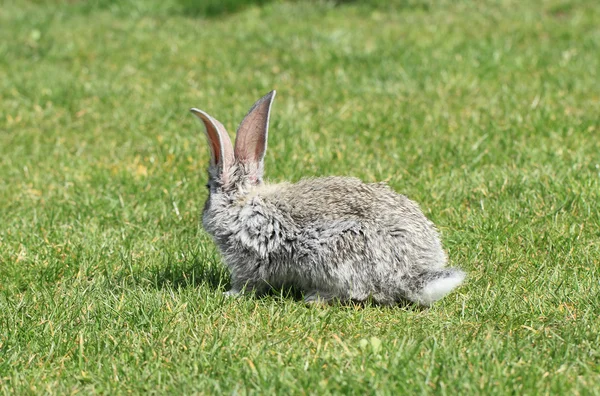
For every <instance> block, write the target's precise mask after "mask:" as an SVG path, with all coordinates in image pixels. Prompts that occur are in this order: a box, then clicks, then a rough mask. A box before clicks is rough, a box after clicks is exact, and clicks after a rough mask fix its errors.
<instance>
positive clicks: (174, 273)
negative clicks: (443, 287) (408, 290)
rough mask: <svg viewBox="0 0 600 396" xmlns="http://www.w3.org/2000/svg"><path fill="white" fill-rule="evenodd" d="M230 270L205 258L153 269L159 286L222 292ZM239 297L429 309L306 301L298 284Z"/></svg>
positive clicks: (352, 305)
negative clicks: (206, 260) (198, 288)
mask: <svg viewBox="0 0 600 396" xmlns="http://www.w3.org/2000/svg"><path fill="white" fill-rule="evenodd" d="M229 276H230V275H229V272H228V271H227V269H226V268H225V267H224V266H223V265H221V264H219V263H215V262H212V261H209V262H208V263H207V262H202V261H200V260H193V261H192V262H190V263H188V264H187V265H186V266H182V265H167V266H165V267H163V268H160V269H157V270H155V271H154V274H153V278H154V282H153V283H154V284H155V285H156V287H157V288H159V289H163V288H165V287H169V288H174V289H178V288H188V287H191V288H197V287H201V286H204V287H208V288H210V289H211V290H213V291H214V292H215V293H223V292H224V291H226V290H228V289H229ZM238 298H250V299H257V300H267V299H281V300H287V301H290V300H291V301H295V302H298V303H303V304H305V305H306V306H309V307H321V308H326V307H334V306H337V307H340V308H348V309H368V308H379V309H402V310H408V311H422V310H424V309H426V308H425V307H421V306H419V305H417V304H414V303H412V302H410V301H408V300H401V301H399V302H398V303H397V304H394V305H381V304H378V303H377V302H375V301H374V300H373V299H367V300H365V301H357V300H337V299H334V300H331V301H328V302H310V303H308V302H305V300H304V298H305V293H304V292H303V291H302V290H300V289H298V288H295V287H284V288H281V289H276V288H272V289H269V290H268V291H266V292H265V293H261V294H256V293H252V292H250V293H246V294H243V295H241V296H240V297H238Z"/></svg>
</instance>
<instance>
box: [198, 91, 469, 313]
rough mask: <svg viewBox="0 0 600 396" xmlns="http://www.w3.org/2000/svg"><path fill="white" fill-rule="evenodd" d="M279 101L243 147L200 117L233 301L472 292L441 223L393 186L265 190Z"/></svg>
mask: <svg viewBox="0 0 600 396" xmlns="http://www.w3.org/2000/svg"><path fill="white" fill-rule="evenodd" d="M274 98H275V91H271V92H269V93H268V94H266V95H265V96H264V97H262V98H261V99H259V100H258V101H257V102H256V103H255V104H254V106H252V108H251V109H250V111H249V112H248V114H247V115H246V117H245V118H244V120H243V121H242V123H241V124H240V126H239V128H238V130H237V136H236V140H235V146H232V143H231V140H230V139H229V135H228V134H227V131H226V130H225V128H224V127H223V125H222V124H221V123H220V122H219V121H217V120H216V119H215V118H213V117H211V116H210V115H208V114H207V113H205V112H204V111H202V110H198V109H196V108H192V109H191V112H192V113H193V114H194V115H196V116H197V117H198V118H199V119H200V121H202V123H203V124H204V128H205V132H206V137H207V140H208V144H209V147H210V154H211V158H210V165H209V168H208V184H207V188H208V190H209V196H208V199H207V201H206V204H205V206H204V210H203V213H202V223H203V227H204V229H205V230H206V231H207V232H208V234H210V235H211V236H212V237H213V239H214V241H215V243H216V245H217V247H218V249H219V250H220V252H221V254H222V257H223V259H224V261H225V263H226V265H227V266H228V268H229V269H230V271H231V290H229V291H228V292H226V293H225V294H226V295H230V296H235V295H238V294H240V293H249V292H254V293H257V294H258V295H262V294H265V293H267V292H268V291H270V290H271V289H281V288H284V287H291V288H295V289H296V290H300V291H301V292H302V294H303V296H304V300H305V301H306V302H308V303H314V302H318V303H331V302H332V301H340V302H350V301H356V302H361V301H365V300H367V299H371V300H372V301H374V302H375V303H378V304H381V305H394V304H398V303H402V302H404V303H405V302H406V301H407V300H408V301H410V302H413V303H416V304H419V305H421V306H425V307H427V306H430V305H431V304H432V303H433V302H435V301H437V300H439V299H440V298H442V297H444V296H445V295H446V294H448V293H449V292H450V291H451V290H452V289H454V288H455V287H457V286H458V285H460V284H461V283H462V281H463V279H464V278H465V273H464V272H463V271H461V270H459V269H456V268H446V267H445V265H446V261H447V260H446V254H445V253H444V250H443V249H442V244H441V242H440V238H439V235H438V232H437V230H436V228H435V226H434V225H433V223H432V222H431V221H429V220H428V219H427V218H426V217H425V215H424V214H423V213H422V212H421V210H420V209H419V206H418V205H417V204H416V203H415V202H413V201H411V200H410V199H408V198H407V197H405V196H404V195H400V194H398V193H396V192H394V191H393V190H392V189H391V188H389V187H388V186H387V185H386V184H385V183H363V182H362V181H361V180H359V179H357V178H353V177H334V176H330V177H323V178H313V179H303V180H300V181H299V182H297V183H294V184H292V183H287V182H284V183H279V184H269V183H266V182H264V180H263V171H264V159H265V153H266V149H267V138H268V128H269V116H270V112H271V105H272V103H273V99H274Z"/></svg>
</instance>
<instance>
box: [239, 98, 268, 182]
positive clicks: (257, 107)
mask: <svg viewBox="0 0 600 396" xmlns="http://www.w3.org/2000/svg"><path fill="white" fill-rule="evenodd" d="M274 98H275V91H274V90H273V91H271V92H269V93H268V94H266V95H265V96H263V97H262V98H260V99H259V100H258V101H257V102H256V103H254V106H252V108H251V109H250V111H249V112H248V114H247V115H246V117H245V118H244V120H243V121H242V123H241V124H240V126H239V128H238V130H237V134H236V138H235V150H234V152H235V158H236V159H237V160H238V161H239V162H241V163H242V164H244V165H245V167H246V169H247V170H249V171H250V174H249V177H250V179H251V180H252V181H254V182H256V181H259V180H261V179H262V171H263V162H264V159H265V154H266V152H267V138H268V132H269V116H270V114H271V105H272V104H273V99H274Z"/></svg>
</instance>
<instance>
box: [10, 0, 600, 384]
mask: <svg viewBox="0 0 600 396" xmlns="http://www.w3.org/2000/svg"><path fill="white" fill-rule="evenodd" d="M234 3H236V2H235V1H232V2H231V4H234ZM240 3H247V2H240ZM90 4H91V5H90ZM116 4H117V3H115V4H113V3H110V2H108V1H98V2H91V3H85V2H76V1H74V2H71V1H55V2H53V3H48V2H18V1H5V2H3V4H2V6H1V7H0V103H1V106H0V389H1V391H2V392H3V393H7V394H11V393H16V394H28V393H31V394H33V393H35V394H42V393H49V394H65V393H104V394H119V393H123V394H125V393H142V392H147V391H150V392H154V393H171V394H180V393H181V392H185V393H205V394H213V393H225V394H232V393H236V394H246V393H262V394H270V393H275V392H277V393H284V392H285V393H292V394H327V393H349V394H364V393H373V392H374V393H380V394H392V393H394V394H398V392H404V393H410V394H414V393H416V394H421V393H436V394H450V395H452V394H473V393H475V394H600V386H599V384H600V347H599V345H600V335H599V334H600V319H599V317H600V283H599V282H600V263H599V260H600V209H599V208H600V206H599V202H600V85H599V80H600V76H599V71H600V57H599V56H598V54H600V25H599V24H598V20H600V6H598V4H597V2H595V1H593V0H589V1H584V0H581V1H575V0H562V1H558V0H549V1H531V2H521V1H516V0H515V1H509V0H505V1H491V0H490V1H473V2H471V1H456V2H451V1H440V2H427V1H422V2H419V1H394V2H392V3H390V4H388V3H386V2H382V1H375V0H373V1H370V2H369V3H368V4H363V3H360V2H339V4H337V5H334V4H333V3H326V2H316V1H314V2H302V1H295V2H291V3H285V2H280V1H275V2H268V3H267V4H264V5H263V6H262V7H256V6H253V5H251V4H250V5H247V4H242V6H240V7H237V6H236V8H235V9H234V11H238V12H237V13H229V14H222V13H219V15H218V17H217V18H214V19H202V18H193V17H191V15H190V14H192V15H198V14H200V15H204V14H206V13H205V11H202V10H200V9H199V8H198V9H196V11H197V12H189V13H186V12H183V11H185V7H186V4H187V5H188V6H189V5H190V4H193V3H191V2H189V1H179V2H177V1H166V2H159V1H148V2H141V1H139V2H135V1H128V2H122V3H118V5H116ZM199 4H200V3H199ZM202 4H204V5H206V4H208V3H202ZM211 4H212V3H211ZM199 7H200V6H199ZM198 10H200V11H198ZM192 11H193V10H192ZM274 88H275V89H277V90H278V96H277V99H276V102H275V105H274V108H273V114H272V124H271V130H270V131H271V133H270V145H269V152H268V159H267V164H266V166H267V176H268V178H269V179H271V180H276V181H280V180H298V179H300V178H302V177H305V176H317V175H329V174H338V175H355V176H358V177H360V178H362V179H363V180H366V181H375V180H386V181H388V182H389V184H390V185H391V186H393V187H394V188H395V189H396V190H398V191H400V192H403V193H405V194H406V195H408V196H409V197H411V198H413V199H415V200H416V201H418V202H420V203H421V205H422V208H423V210H424V211H425V213H426V214H427V215H428V216H429V217H430V218H431V219H432V220H433V221H434V222H435V223H436V224H437V225H438V226H439V228H440V230H441V231H442V234H443V240H444V244H445V247H446V249H447V252H448V254H449V257H450V261H451V262H452V264H453V265H456V266H460V267H462V268H464V269H465V270H466V271H467V272H468V274H469V278H468V281H467V283H466V284H465V286H463V287H462V288H460V289H459V290H457V291H456V292H454V293H453V294H451V295H450V296H448V297H447V298H445V299H444V300H442V301H441V302H440V303H438V304H436V305H435V306H434V307H432V308H431V309H427V310H419V309H416V308H414V307H404V308H401V307H398V308H382V307H377V306H369V305H367V306H365V307H343V306H332V307H327V308H314V307H306V306H304V305H303V304H302V303H299V302H298V301H296V300H294V299H292V298H287V297H280V296H277V295H276V296H272V297H267V298H263V299H256V298H242V299H235V300H231V299H225V298H224V297H223V296H222V291H224V290H226V287H227V283H228V274H227V271H226V269H225V268H224V267H223V265H222V264H221V262H220V259H219V256H218V254H217V252H216V250H215V247H214V245H213V244H212V242H211V241H210V238H209V237H207V235H206V234H205V233H204V232H203V231H202V228H201V226H200V224H199V217H200V212H201V210H202V205H203V202H204V200H205V198H206V192H205V188H204V184H205V178H206V176H205V167H206V165H207V163H208V158H209V157H208V150H207V147H206V143H205V142H204V137H203V135H202V132H201V129H200V126H199V125H198V123H197V121H195V120H194V119H193V117H192V116H191V115H190V114H189V113H188V108H190V107H193V106H194V107H199V108H202V109H204V110H206V111H208V112H209V113H211V114H212V115H214V116H215V117H217V118H219V119H220V120H221V121H222V122H223V123H224V124H225V125H226V126H227V127H229V129H230V131H231V132H233V130H234V129H235V126H236V125H237V123H238V122H239V121H240V120H241V117H243V115H244V114H245V112H246V111H247V109H248V108H249V106H250V105H251V104H252V103H253V102H254V100H256V99H257V98H259V97H260V96H261V95H262V94H264V93H266V92H267V91H269V90H271V89H274Z"/></svg>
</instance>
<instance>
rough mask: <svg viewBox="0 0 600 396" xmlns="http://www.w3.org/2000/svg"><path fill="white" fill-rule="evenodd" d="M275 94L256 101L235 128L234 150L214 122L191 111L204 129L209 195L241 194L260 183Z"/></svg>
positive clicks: (218, 123) (201, 113)
mask: <svg viewBox="0 0 600 396" xmlns="http://www.w3.org/2000/svg"><path fill="white" fill-rule="evenodd" d="M274 98H275V91H271V92H269V93H268V94H266V95H265V96H263V97H262V98H260V99H259V100H258V101H257V102H256V103H255V104H254V106H252V108H251V109H250V111H249V112H248V114H247V115H246V117H245V118H244V120H243V121H242V122H241V124H240V126H239V127H238V130H237V133H236V139H235V147H234V146H233V145H232V144H231V140H230V139H229V135H228V134H227V130H226V129H225V127H224V126H223V124H221V123H220V122H219V121H218V120H216V119H215V118H213V117H211V116H210V115H208V114H207V113H206V112H204V111H202V110H198V109H195V108H194V109H191V112H192V113H194V115H196V116H197V117H198V119H200V121H202V123H203V124H204V128H205V133H206V138H207V140H208V146H209V147H210V153H211V159H210V165H209V168H208V186H207V187H208V188H209V191H210V195H211V196H212V195H213V194H225V195H232V194H236V193H243V192H245V191H247V190H248V189H249V188H251V187H252V186H255V185H259V184H261V183H262V177H263V168H264V159H265V153H266V151H267V137H268V130H269V114H270V112H271V104H272V103H273V99H274Z"/></svg>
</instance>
